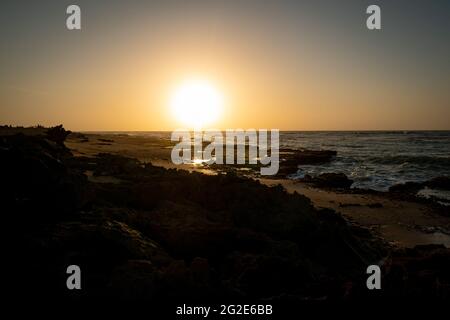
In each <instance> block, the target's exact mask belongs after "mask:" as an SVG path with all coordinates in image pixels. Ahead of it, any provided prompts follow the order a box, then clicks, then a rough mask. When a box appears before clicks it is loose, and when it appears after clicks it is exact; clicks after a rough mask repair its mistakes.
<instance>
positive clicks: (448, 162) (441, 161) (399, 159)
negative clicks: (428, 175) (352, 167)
mask: <svg viewBox="0 0 450 320" xmlns="http://www.w3.org/2000/svg"><path fill="white" fill-rule="evenodd" d="M367 160H368V161H369V162H372V163H376V164H396V165H402V164H407V163H410V164H420V165H438V166H442V167H448V168H450V157H430V156H406V155H395V156H382V157H378V156H377V157H369V158H368V159H367Z"/></svg>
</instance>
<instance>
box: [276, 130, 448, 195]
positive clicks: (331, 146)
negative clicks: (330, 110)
mask: <svg viewBox="0 0 450 320" xmlns="http://www.w3.org/2000/svg"><path fill="white" fill-rule="evenodd" d="M280 144H281V146H282V147H290V148H294V149H296V148H305V149H312V150H321V149H328V150H336V151H337V156H336V158H335V160H334V161H332V162H330V163H327V164H323V165H302V166H300V167H299V170H298V172H297V173H296V174H294V175H292V176H291V178H293V179H295V178H300V177H303V176H304V175H305V174H309V175H311V176H316V175H318V174H321V173H325V172H336V173H338V172H341V173H344V174H346V175H347V176H348V177H349V178H350V179H352V180H354V183H353V185H352V187H353V188H362V189H373V190H378V191H387V190H388V189H389V187H390V186H392V185H394V184H398V183H404V182H407V181H414V182H423V181H426V180H429V179H431V178H434V177H438V176H450V131H404V132H403V131H370V132H369V131H367V132H360V131H358V132H356V131H354V132H342V131H339V132H283V133H281V134H280Z"/></svg>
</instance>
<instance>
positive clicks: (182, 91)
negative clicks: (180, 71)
mask: <svg viewBox="0 0 450 320" xmlns="http://www.w3.org/2000/svg"><path fill="white" fill-rule="evenodd" d="M170 107H171V109H172V113H173V115H174V116H175V117H176V119H177V120H178V121H179V122H180V123H182V124H183V125H187V126H189V127H192V128H194V129H195V128H203V127H204V126H205V125H210V124H212V123H213V122H214V121H216V120H217V119H218V118H219V116H220V114H221V113H222V109H223V96H222V94H221V93H220V92H219V91H218V90H217V89H216V88H215V87H214V86H213V85H212V84H211V83H210V82H208V81H205V80H188V81H185V82H184V83H182V84H181V85H180V86H179V87H178V88H177V89H176V90H175V91H174V92H173V94H172V96H171V101H170Z"/></svg>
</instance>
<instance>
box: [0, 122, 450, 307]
mask: <svg viewBox="0 0 450 320" xmlns="http://www.w3.org/2000/svg"><path fill="white" fill-rule="evenodd" d="M67 135H68V132H66V131H65V130H64V129H63V128H62V127H59V128H56V129H53V130H51V131H47V132H45V133H41V134H37V135H25V134H20V133H19V134H11V135H1V136H0V153H1V157H0V159H1V170H2V177H4V179H3V183H2V190H1V192H2V194H3V196H4V204H3V205H4V207H5V210H3V212H5V219H6V221H7V223H8V226H9V229H10V230H11V231H12V233H13V235H14V238H13V239H15V241H14V243H12V244H11V248H10V249H11V251H12V253H11V255H10V259H11V260H10V261H13V266H12V267H13V269H14V270H13V271H11V272H12V273H13V274H21V275H22V277H18V278H17V279H19V280H18V282H16V291H17V292H22V293H21V294H22V295H23V294H24V292H26V294H29V295H30V296H33V295H36V294H37V295H40V296H41V297H52V298H55V299H56V298H57V299H61V298H81V299H93V298H95V297H113V298H121V299H148V300H152V301H158V300H161V301H164V300H167V299H187V298H189V299H191V300H192V299H193V300H197V301H220V299H224V298H240V299H241V298H251V299H264V300H265V301H276V300H280V299H281V300H283V299H288V300H292V299H293V300H298V301H303V300H323V299H325V300H342V299H349V300H359V299H370V298H372V297H373V293H371V292H369V291H368V290H367V289H366V287H365V279H366V274H365V270H366V268H367V266H368V265H369V264H381V266H382V269H383V275H384V276H383V281H385V283H386V287H385V288H384V290H382V292H381V293H377V294H376V296H377V298H378V299H391V298H395V297H397V298H398V297H399V298H416V297H426V298H430V297H433V298H437V299H448V298H449V296H450V289H449V288H450V279H449V272H448V270H450V249H446V248H445V247H444V246H436V245H434V246H420V247H416V248H412V249H396V248H393V247H391V246H390V245H388V244H387V243H385V242H384V241H383V239H380V238H378V237H376V236H374V234H373V233H371V232H370V230H368V229H367V228H363V227H361V226H359V225H357V224H354V223H351V222H349V221H348V220H347V219H345V218H344V217H343V216H342V215H341V214H339V213H338V212H336V211H334V210H331V209H320V208H317V207H316V206H314V205H313V204H312V203H311V200H310V199H308V198H307V197H306V196H304V195H301V194H298V193H293V194H291V193H288V192H286V191H285V190H284V189H283V187H281V186H273V187H269V186H266V185H264V184H262V183H260V182H259V181H257V180H254V179H250V178H246V177H242V176H239V175H238V174H236V173H235V172H232V171H230V172H227V173H225V174H218V175H204V174H201V173H198V172H189V171H184V170H175V169H165V168H161V167H157V166H154V165H152V164H150V163H148V162H147V163H143V162H141V161H139V160H137V159H133V158H129V157H126V156H121V155H117V154H110V153H101V152H100V153H98V154H97V155H96V156H81V155H77V156H74V154H73V152H71V151H70V150H69V149H68V148H67V147H66V146H65V145H64V139H65V138H66V137H67ZM79 139H85V137H79ZM103 143H111V142H105V141H104V142H103ZM106 147H107V146H106ZM330 156H332V155H330ZM321 157H322V156H321ZM100 178H103V179H100ZM105 178H106V179H105ZM70 264H77V265H80V267H81V269H82V270H83V274H84V275H85V278H84V279H85V280H84V281H85V282H84V284H85V288H86V289H85V290H83V291H82V293H81V294H76V293H73V292H70V291H67V290H66V289H65V287H64V286H65V280H66V274H65V268H66V267H67V265H70ZM27 270H33V274H30V275H29V276H27V272H26V271H27ZM35 274H39V277H36V276H35ZM25 287H26V288H28V289H27V290H25V291H24V290H23V289H24V288H25Z"/></svg>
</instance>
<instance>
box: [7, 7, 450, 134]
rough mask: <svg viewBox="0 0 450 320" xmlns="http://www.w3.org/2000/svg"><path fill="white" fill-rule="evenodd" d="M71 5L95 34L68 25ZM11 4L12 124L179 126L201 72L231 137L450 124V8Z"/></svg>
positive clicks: (79, 127)
mask: <svg viewBox="0 0 450 320" xmlns="http://www.w3.org/2000/svg"><path fill="white" fill-rule="evenodd" d="M70 4H77V5H79V6H80V8H81V19H82V29H81V30H76V31H69V30H67V28H66V18H67V16H68V15H67V14H66V7H67V6H68V5H70ZM371 4H377V5H379V6H380V8H381V23H382V29H381V30H368V29H367V27H366V19H367V17H368V15H367V14H366V8H367V7H368V6H369V5H371ZM0 7H1V10H0V35H1V42H0V46H1V50H0V71H1V72H0V97H1V100H0V124H12V125H24V126H29V125H37V124H42V125H46V126H47V125H56V124H59V123H62V124H64V126H65V127H66V128H68V129H71V130H85V131H91V130H100V131H105V130H113V131H120V130H125V131H133V130H136V131H150V130H174V129H176V128H178V127H179V126H180V124H179V123H177V121H176V120H175V119H174V116H173V114H172V113H171V111H170V107H169V101H170V99H171V97H172V96H173V95H174V92H176V88H177V86H179V84H180V83H182V82H183V81H184V80H185V79H188V78H190V77H197V78H201V79H205V80H206V81H208V82H209V83H210V84H212V85H213V86H214V87H215V88H216V89H217V90H218V91H220V92H221V94H222V95H223V97H224V103H223V113H222V115H221V117H220V118H219V119H218V120H217V121H216V123H213V124H212V125H213V126H214V127H215V128H219V129H226V128H244V129H248V128H268V129H270V128H273V129H280V130H450V121H449V119H450V58H449V57H450V41H449V39H450V1H448V0H430V1H411V0H410V1H406V0H396V1H375V0H370V1H366V0H355V1H334V0H329V1H323V0H314V1H300V0H296V1H287V0H286V1H283V0H277V1H275V0H273V1H268V0H258V1H256V0H246V1H237V0H236V1H235V0H221V1H215V0H208V1H206V0H204V1H200V0H189V1H173V0H164V1H156V0H154V1H137V0H128V1H113V0H111V1H104V0H96V1H84V0H71V1H64V0H54V1H44V0H41V1H22V0H14V1H10V0H6V1H2V2H1V4H0Z"/></svg>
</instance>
